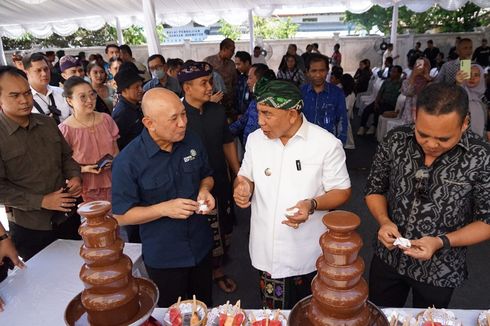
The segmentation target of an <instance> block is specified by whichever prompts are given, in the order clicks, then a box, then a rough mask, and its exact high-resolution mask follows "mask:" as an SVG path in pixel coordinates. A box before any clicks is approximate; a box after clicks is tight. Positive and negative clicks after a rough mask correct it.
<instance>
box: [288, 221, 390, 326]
mask: <svg viewBox="0 0 490 326" xmlns="http://www.w3.org/2000/svg"><path fill="white" fill-rule="evenodd" d="M360 223H361V219H360V218H359V217H358V216H357V215H355V214H353V213H349V212H345V211H333V212H330V213H327V214H326V215H325V216H324V217H323V224H325V226H327V228H328V229H327V230H326V232H325V233H324V234H323V235H322V236H321V237H320V246H321V248H322V252H323V255H322V256H320V257H319V258H318V260H317V262H316V267H317V271H318V272H317V275H316V277H315V278H314V279H313V281H312V283H311V292H312V293H313V294H312V296H310V297H308V298H305V299H303V300H302V301H300V302H299V303H298V304H296V305H295V306H294V308H293V310H292V311H291V314H290V316H289V325H292V326H296V325H298V326H300V325H301V326H308V325H313V326H368V325H376V326H377V325H380V326H381V325H388V324H387V321H386V318H384V315H383V314H382V313H377V311H378V309H377V308H376V307H375V306H373V305H372V304H371V303H368V302H367V298H368V286H367V283H366V281H365V280H364V279H363V278H362V273H363V272H364V261H363V260H362V258H360V257H359V256H358V255H359V251H360V250H361V247H362V239H361V237H360V236H359V234H357V233H356V232H355V229H356V228H357V227H358V226H359V225H360ZM378 316H382V317H378ZM383 318H384V319H383ZM378 320H379V321H378ZM384 321H386V324H384Z"/></svg>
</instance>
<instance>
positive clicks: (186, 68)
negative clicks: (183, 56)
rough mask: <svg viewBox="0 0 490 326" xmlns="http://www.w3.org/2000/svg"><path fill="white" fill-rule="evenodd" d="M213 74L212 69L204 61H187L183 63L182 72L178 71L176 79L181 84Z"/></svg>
mask: <svg viewBox="0 0 490 326" xmlns="http://www.w3.org/2000/svg"><path fill="white" fill-rule="evenodd" d="M212 72H213V67H212V66H211V65H210V64H209V63H207V62H204V61H201V62H195V61H189V62H186V63H184V65H183V66H182V70H180V72H179V74H178V75H177V78H178V80H179V82H181V83H183V82H186V81H189V80H193V79H196V78H200V77H204V76H209V75H210V74H211V73H212Z"/></svg>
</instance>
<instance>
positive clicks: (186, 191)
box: [179, 157, 202, 200]
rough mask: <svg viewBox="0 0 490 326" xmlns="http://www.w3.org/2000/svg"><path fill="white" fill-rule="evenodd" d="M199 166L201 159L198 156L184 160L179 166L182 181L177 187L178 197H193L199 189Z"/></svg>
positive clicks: (200, 165)
mask: <svg viewBox="0 0 490 326" xmlns="http://www.w3.org/2000/svg"><path fill="white" fill-rule="evenodd" d="M201 167H202V161H201V159H200V158H199V157H195V158H194V159H193V160H191V161H188V162H184V163H183V164H182V167H181V171H182V172H181V176H182V181H181V183H180V185H181V187H179V197H182V198H189V199H193V200H195V199H196V198H193V197H194V196H195V194H197V193H198V191H199V185H200V184H201Z"/></svg>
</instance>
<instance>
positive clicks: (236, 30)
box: [218, 19, 242, 41]
mask: <svg viewBox="0 0 490 326" xmlns="http://www.w3.org/2000/svg"><path fill="white" fill-rule="evenodd" d="M218 23H219V24H220V26H221V27H220V29H219V31H218V32H219V33H220V34H221V35H223V36H224V37H228V38H230V39H232V40H233V41H236V40H238V39H240V35H241V34H242V33H241V31H240V25H232V24H230V23H228V22H227V21H226V20H224V19H220V21H219V22H218Z"/></svg>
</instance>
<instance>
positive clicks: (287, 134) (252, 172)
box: [233, 79, 351, 309]
mask: <svg viewBox="0 0 490 326" xmlns="http://www.w3.org/2000/svg"><path fill="white" fill-rule="evenodd" d="M255 93H256V97H257V108H258V112H259V125H260V128H261V129H259V130H257V131H255V132H253V133H252V134H250V136H249V137H248V141H247V145H246V151H245V157H244V159H243V163H242V167H241V168H240V171H239V173H238V177H237V178H236V179H235V185H234V195H233V196H234V198H235V202H236V204H237V205H238V206H239V207H241V208H246V207H248V206H250V205H251V206H252V219H251V225H250V244H249V249H250V257H251V260H252V265H253V266H254V267H255V268H257V269H258V270H259V271H260V275H261V282H260V283H261V294H262V299H263V303H264V305H267V306H268V307H270V308H273V309H274V308H281V309H291V308H292V307H293V306H294V304H296V302H298V301H299V300H301V299H302V298H303V297H305V296H307V295H309V294H311V286H310V283H311V280H312V279H313V277H314V276H315V274H316V267H315V262H316V260H317V258H318V257H319V256H320V255H321V249H320V245H319V239H320V236H321V234H322V233H324V232H325V227H324V226H323V224H322V220H321V218H322V216H323V215H324V214H325V213H326V211H328V210H330V209H334V208H337V207H339V206H340V205H342V204H344V203H345V202H346V201H347V200H348V199H349V197H350V194H351V188H350V187H351V185H350V179H349V175H348V173H347V168H346V164H345V153H344V150H343V148H342V143H341V142H340V140H338V139H337V138H336V137H335V136H334V135H332V134H330V133H329V132H328V131H326V130H324V129H323V128H321V127H318V126H316V125H314V124H312V123H310V122H308V121H307V120H306V119H305V118H304V116H303V114H302V113H301V108H302V106H303V101H302V99H301V92H300V91H299V89H298V88H297V87H295V86H294V85H293V84H291V83H289V82H287V81H283V80H274V81H270V82H267V81H265V80H264V79H262V80H261V81H259V82H258V83H257V84H256V87H255Z"/></svg>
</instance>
